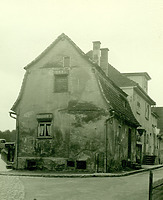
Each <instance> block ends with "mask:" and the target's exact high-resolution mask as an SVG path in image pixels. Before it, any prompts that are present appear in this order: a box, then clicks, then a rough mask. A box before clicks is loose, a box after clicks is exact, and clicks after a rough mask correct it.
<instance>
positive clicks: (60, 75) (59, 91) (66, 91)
mask: <svg viewBox="0 0 163 200" xmlns="http://www.w3.org/2000/svg"><path fill="white" fill-rule="evenodd" d="M59 77H65V78H66V85H67V87H66V90H63V88H62V90H61V89H58V86H57V84H58V83H57V78H59ZM68 88H69V84H68V74H55V75H54V93H68Z"/></svg>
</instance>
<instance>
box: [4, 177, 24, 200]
mask: <svg viewBox="0 0 163 200" xmlns="http://www.w3.org/2000/svg"><path fill="white" fill-rule="evenodd" d="M24 196H25V193H24V186H23V184H22V182H21V181H20V179H19V177H16V176H3V175H1V176H0V199H3V200H24Z"/></svg>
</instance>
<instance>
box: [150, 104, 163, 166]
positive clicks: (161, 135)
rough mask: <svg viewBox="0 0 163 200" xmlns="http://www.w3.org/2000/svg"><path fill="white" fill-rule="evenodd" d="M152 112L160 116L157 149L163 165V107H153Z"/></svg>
mask: <svg viewBox="0 0 163 200" xmlns="http://www.w3.org/2000/svg"><path fill="white" fill-rule="evenodd" d="M152 112H153V113H155V114H156V115H157V116H158V121H157V127H158V129H159V132H158V134H157V138H158V139H157V142H156V143H155V145H156V149H159V152H158V153H159V163H161V164H162V163H163V107H153V108H152Z"/></svg>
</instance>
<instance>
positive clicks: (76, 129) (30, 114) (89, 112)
mask: <svg viewBox="0 0 163 200" xmlns="http://www.w3.org/2000/svg"><path fill="white" fill-rule="evenodd" d="M65 56H69V57H70V59H71V65H70V67H68V68H65V67H63V58H64V57H65ZM64 73H67V74H68V92H65V93H56V92H54V88H55V75H56V74H64ZM95 73H97V72H96V71H95V70H94V69H93V68H92V66H90V64H89V63H88V62H87V61H86V60H85V59H83V58H82V56H81V54H79V53H78V52H77V51H76V49H75V48H74V47H73V46H72V45H71V44H70V43H69V42H68V41H67V40H61V41H60V42H59V43H57V44H56V45H55V47H53V48H52V49H51V50H50V51H49V52H48V53H47V54H46V55H44V57H43V58H41V59H39V60H38V61H37V62H36V63H35V64H33V66H32V67H29V68H28V69H27V71H26V75H25V79H26V80H25V82H24V85H23V91H22V94H21V100H20V101H19V104H18V106H17V107H16V109H15V112H16V113H17V114H18V118H17V130H18V138H17V147H16V149H17V156H16V158H15V161H16V165H17V166H16V168H18V169H24V168H26V167H27V160H29V161H30V160H32V159H34V161H35V165H36V166H37V168H39V169H44V168H47V169H49V170H65V169H67V167H68V166H67V160H70V161H71V164H72V162H74V165H75V166H74V165H73V164H72V165H73V167H72V166H69V167H70V168H72V169H74V168H75V167H76V162H75V161H87V170H89V171H97V168H98V170H99V171H104V170H106V168H107V167H106V154H108V155H112V156H108V157H107V160H108V166H110V165H111V162H112V160H113V159H114V160H116V162H115V161H114V165H112V166H115V167H116V168H118V167H119V166H120V165H121V159H127V153H126V142H127V140H128V137H126V131H125V130H126V129H127V128H128V126H127V125H126V124H123V125H121V127H122V128H121V129H122V130H123V131H122V133H121V135H123V142H124V143H123V142H122V141H121V142H120V144H119V145H118V146H117V140H116V139H117V137H116V136H115V137H114V136H113V135H114V134H116V135H117V133H116V132H117V128H116V127H119V124H118V123H119V122H118V121H117V120H116V121H117V122H116V123H114V127H113V125H110V127H112V128H111V131H109V132H108V130H109V129H107V132H108V140H107V141H106V131H105V125H104V124H105V121H106V119H107V118H108V117H109V112H108V110H109V106H108V105H107V104H106V102H105V101H104V99H103V97H102V95H101V92H100V89H99V86H98V82H97V79H96V77H95ZM77 104H78V107H79V110H71V109H72V108H73V107H75V108H76V105H77ZM81 107H83V108H84V109H85V110H80V109H81ZM91 108H92V109H91ZM47 113H50V114H51V115H52V116H53V118H52V128H51V138H39V137H38V123H39V122H38V119H37V115H38V114H47ZM112 137H114V138H113V139H112V142H111V143H110V141H111V140H110V138H112ZM132 142H133V143H132V144H135V140H134V141H132ZM107 143H108V145H107ZM106 146H107V147H108V146H109V148H108V149H106ZM110 148H111V149H110ZM118 148H119V149H118ZM121 149H123V151H121ZM132 149H134V148H133V147H132ZM106 152H107V153H106ZM122 152H123V153H122ZM132 152H133V150H132ZM134 157H135V156H134V154H133V153H132V159H134ZM99 163H100V164H99ZM118 165H119V166H118ZM104 168H105V169H104ZM108 168H109V167H108Z"/></svg>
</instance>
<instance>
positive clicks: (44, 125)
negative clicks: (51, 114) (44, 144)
mask: <svg viewBox="0 0 163 200" xmlns="http://www.w3.org/2000/svg"><path fill="white" fill-rule="evenodd" d="M51 127H52V124H51V122H39V124H38V137H51Z"/></svg>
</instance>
